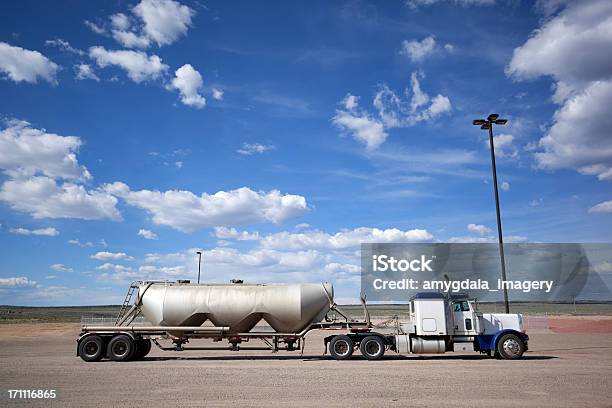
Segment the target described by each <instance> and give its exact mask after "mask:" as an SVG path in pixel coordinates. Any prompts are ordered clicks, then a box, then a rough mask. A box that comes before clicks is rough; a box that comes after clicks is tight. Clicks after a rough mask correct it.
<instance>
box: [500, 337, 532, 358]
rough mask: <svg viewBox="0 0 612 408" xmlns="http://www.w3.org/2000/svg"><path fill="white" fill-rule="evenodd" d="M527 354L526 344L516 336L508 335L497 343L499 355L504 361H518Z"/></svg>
mask: <svg viewBox="0 0 612 408" xmlns="http://www.w3.org/2000/svg"><path fill="white" fill-rule="evenodd" d="M524 352H525V343H524V342H523V340H521V339H520V338H519V337H518V336H517V335H516V334H506V335H504V336H502V337H501V339H499V341H498V342H497V353H498V354H499V355H500V357H501V358H503V359H504V360H517V359H519V358H521V357H522V356H523V353H524Z"/></svg>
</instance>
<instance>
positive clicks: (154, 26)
mask: <svg viewBox="0 0 612 408" xmlns="http://www.w3.org/2000/svg"><path fill="white" fill-rule="evenodd" d="M131 12H132V17H131V18H130V17H129V16H127V15H126V14H124V13H117V14H113V15H111V16H110V32H111V34H112V36H113V38H114V39H115V40H116V41H117V42H119V43H120V44H121V45H123V46H124V47H128V48H133V47H136V48H147V47H149V46H150V45H151V44H157V45H158V46H160V47H161V46H163V45H168V44H172V43H173V42H175V41H176V40H178V39H179V38H180V37H182V36H184V35H185V34H187V30H188V29H189V27H190V26H191V25H192V21H191V19H192V17H193V16H194V15H195V11H194V10H193V9H191V8H190V7H188V6H185V5H182V4H181V3H179V2H177V1H173V0H142V1H140V3H138V4H137V5H136V6H134V7H133V8H132V9H131ZM86 24H87V25H88V26H89V27H90V28H91V29H92V30H94V31H95V32H97V33H98V34H105V33H106V29H104V28H103V27H100V26H97V25H95V24H93V23H91V22H87V21H86Z"/></svg>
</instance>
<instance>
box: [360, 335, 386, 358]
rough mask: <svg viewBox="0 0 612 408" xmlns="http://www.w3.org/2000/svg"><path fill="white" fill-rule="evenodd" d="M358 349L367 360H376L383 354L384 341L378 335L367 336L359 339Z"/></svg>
mask: <svg viewBox="0 0 612 408" xmlns="http://www.w3.org/2000/svg"><path fill="white" fill-rule="evenodd" d="M359 350H360V351H361V354H363V356H364V357H365V358H367V359H368V360H378V359H380V358H381V357H382V356H383V355H384V354H385V343H384V342H383V340H382V339H381V338H380V337H379V336H368V337H366V338H365V339H363V340H361V343H360V344H359Z"/></svg>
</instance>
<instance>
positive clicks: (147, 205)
mask: <svg viewBox="0 0 612 408" xmlns="http://www.w3.org/2000/svg"><path fill="white" fill-rule="evenodd" d="M104 189H105V191H106V192H107V193H110V194H113V195H115V196H117V197H120V198H122V199H124V200H125V201H126V202H127V203H128V204H129V205H132V206H135V207H138V208H141V209H144V210H146V211H147V212H149V214H150V215H151V216H152V220H153V222H154V223H156V224H158V225H166V226H169V227H172V228H174V229H177V230H179V231H183V232H193V231H195V230H198V229H201V228H206V227H214V226H221V225H226V226H228V225H243V224H251V223H260V222H273V223H280V222H283V221H286V220H288V219H291V218H297V217H300V216H302V215H304V214H305V213H306V212H308V210H309V208H308V205H307V204H306V199H305V198H304V197H302V196H299V195H292V194H284V195H283V194H282V193H281V192H280V191H278V190H272V191H269V192H262V191H260V192H256V191H253V190H251V189H249V188H247V187H242V188H239V189H236V190H231V191H219V192H217V193H215V194H207V193H202V194H201V195H200V196H198V195H195V194H193V193H192V192H191V191H182V190H169V191H165V192H161V191H157V190H140V191H131V190H130V188H129V187H128V186H127V185H126V184H124V183H120V182H115V183H113V184H107V185H105V187H104Z"/></svg>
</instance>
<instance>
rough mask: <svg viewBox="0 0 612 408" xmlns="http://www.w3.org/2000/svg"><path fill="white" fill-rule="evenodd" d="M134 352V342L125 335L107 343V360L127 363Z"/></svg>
mask: <svg viewBox="0 0 612 408" xmlns="http://www.w3.org/2000/svg"><path fill="white" fill-rule="evenodd" d="M135 351H136V344H134V340H132V338H131V337H130V336H127V335H125V334H120V335H118V336H115V337H113V338H112V339H111V341H109V342H108V358H110V359H111V360H113V361H129V360H131V359H132V357H133V356H134V352H135Z"/></svg>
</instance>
